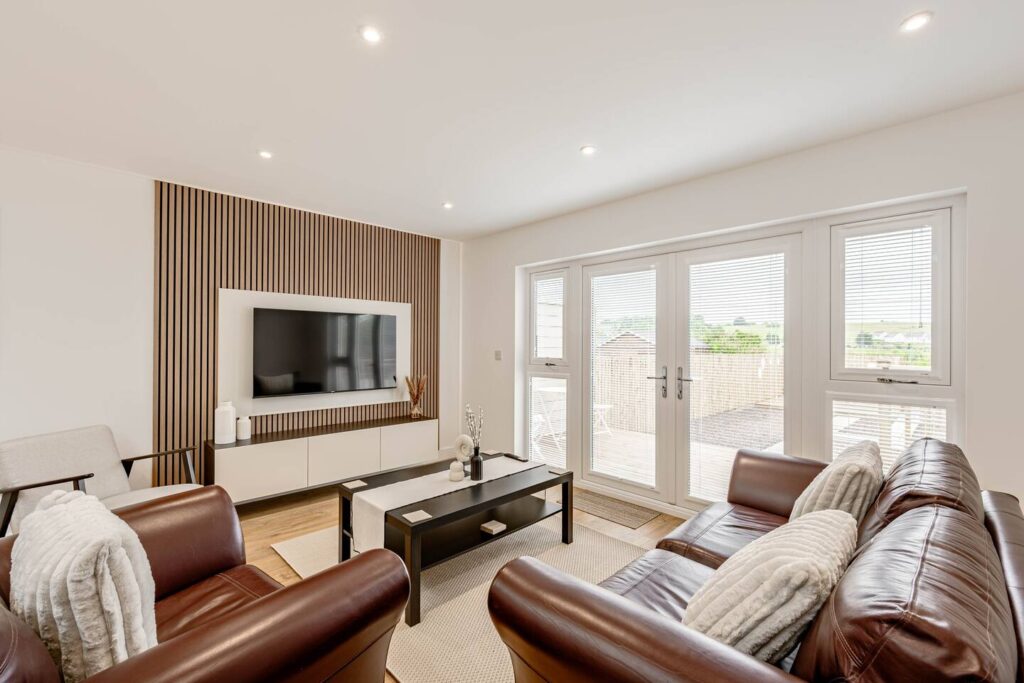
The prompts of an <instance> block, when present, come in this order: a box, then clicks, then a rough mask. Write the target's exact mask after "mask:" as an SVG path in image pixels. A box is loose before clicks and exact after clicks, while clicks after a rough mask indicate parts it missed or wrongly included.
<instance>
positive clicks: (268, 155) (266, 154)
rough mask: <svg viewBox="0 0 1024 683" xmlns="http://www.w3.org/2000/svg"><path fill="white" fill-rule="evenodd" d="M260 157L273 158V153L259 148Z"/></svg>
mask: <svg viewBox="0 0 1024 683" xmlns="http://www.w3.org/2000/svg"><path fill="white" fill-rule="evenodd" d="M260 158H261V159H273V158H274V153H273V152H268V151H267V150H265V149H261V150H260Z"/></svg>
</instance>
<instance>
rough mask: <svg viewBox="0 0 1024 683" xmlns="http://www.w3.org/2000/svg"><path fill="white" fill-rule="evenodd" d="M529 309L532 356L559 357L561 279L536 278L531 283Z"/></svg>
mask: <svg viewBox="0 0 1024 683" xmlns="http://www.w3.org/2000/svg"><path fill="white" fill-rule="evenodd" d="M533 306H534V310H533V319H534V328H533V335H534V336H533V357H534V358H551V359H561V358H563V353H564V351H563V344H564V341H563V340H564V330H563V321H564V320H565V315H564V309H565V276H564V275H563V274H561V273H559V274H555V275H540V276H537V277H536V278H535V279H534V281H533Z"/></svg>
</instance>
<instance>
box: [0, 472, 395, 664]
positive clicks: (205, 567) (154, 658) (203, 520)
mask: <svg viewBox="0 0 1024 683" xmlns="http://www.w3.org/2000/svg"><path fill="white" fill-rule="evenodd" d="M116 514H118V515H119V516H121V517H122V518H123V519H124V520H125V521H126V522H128V524H129V525H130V526H131V527H132V528H133V529H134V530H135V531H136V532H137V533H138V535H139V538H140V539H141V540H142V545H143V546H144V547H145V549H146V553H147V554H148V556H149V562H150V565H151V567H152V570H153V578H154V580H155V582H156V599H157V603H156V620H157V632H158V640H159V644H158V645H157V646H156V647H154V648H151V649H149V650H147V651H145V652H144V653H142V654H140V655H137V656H135V657H132V658H130V659H128V660H127V661H124V662H122V663H120V664H118V665H116V666H114V667H112V668H110V669H107V670H106V671H103V672H101V673H99V674H97V675H95V676H92V677H90V678H89V679H88V680H89V681H90V683H93V682H95V683H106V682H108V681H109V682H111V683H113V682H115V681H132V682H136V683H138V682H142V681H146V682H147V683H158V682H161V681H165V682H167V683H170V682H171V681H174V682H176V683H185V682H198V681H232V683H241V682H245V681H253V682H254V681H360V682H361V681H381V680H383V679H384V664H385V660H386V659H387V653H388V646H389V644H390V642H391V634H392V632H393V631H394V629H395V626H396V625H397V624H398V620H399V618H400V617H401V615H402V611H403V610H404V609H405V602H406V600H407V599H408V596H409V577H408V574H407V573H406V570H405V566H404V565H403V564H402V562H401V560H399V559H398V557H397V556H396V555H394V554H393V553H390V552H388V551H385V550H373V551H370V552H366V553H362V554H361V555H359V556H358V557H356V558H354V559H352V560H349V561H348V562H345V563H344V564H341V565H337V566H335V567H332V568H331V569H328V570H326V571H323V572H321V573H319V574H317V575H315V576H312V577H310V578H308V579H306V580H304V581H301V582H299V583H297V584H294V585H291V586H288V587H282V586H281V584H279V583H278V582H276V581H274V580H273V579H272V578H270V577H269V576H267V575H266V574H265V573H263V572H262V571H260V570H259V569H257V568H256V567H254V566H252V565H249V564H246V562H245V547H244V545H243V542H242V530H241V527H240V526H239V522H238V515H237V514H236V513H235V509H234V506H233V505H232V504H231V499H230V498H229V497H228V495H227V493H225V492H224V490H223V489H221V488H219V487H216V486H209V487H206V488H202V489H197V490H193V491H187V492H185V493H180V494H177V495H173V496H168V497H166V498H160V499H158V500H153V501H150V502H146V503H142V504H139V505H134V506H132V507H127V508H122V509H120V510H117V512H116ZM15 539H16V537H13V536H9V537H6V538H3V539H0V595H2V597H3V599H4V606H3V607H0V681H3V682H6V681H20V682H29V681H31V682H33V683H36V682H38V683H51V682H52V683H59V681H60V675H59V673H58V671H57V668H56V667H55V666H54V663H53V660H52V659H51V658H50V656H49V654H48V653H47V651H46V648H45V646H44V645H43V643H42V641H41V640H39V638H38V637H36V635H35V633H33V632H32V631H31V629H29V628H28V626H26V625H25V624H24V623H23V622H21V621H20V620H18V619H17V618H16V617H15V616H14V615H13V614H12V613H11V612H10V611H8V610H7V609H6V605H7V604H9V602H8V601H9V593H10V568H11V566H10V563H11V549H12V547H13V544H14V542H15Z"/></svg>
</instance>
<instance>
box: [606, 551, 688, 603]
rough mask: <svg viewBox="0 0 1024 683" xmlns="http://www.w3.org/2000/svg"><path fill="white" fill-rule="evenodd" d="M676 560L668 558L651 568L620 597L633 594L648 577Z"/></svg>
mask: <svg viewBox="0 0 1024 683" xmlns="http://www.w3.org/2000/svg"><path fill="white" fill-rule="evenodd" d="M674 559H675V558H674V557H666V558H665V559H664V560H662V561H661V562H659V563H658V564H657V565H656V566H654V567H651V568H650V569H649V570H648V571H647V572H645V573H644V575H643V577H642V578H641V579H640V580H638V581H636V582H635V583H633V585H631V586H630V587H629V588H627V589H626V590H625V592H623V593H619V595H621V596H623V597H625V596H626V593H630V592H632V591H633V589H634V588H636V587H638V586H639V585H640V584H642V583H643V582H644V581H646V580H647V577H649V576H650V575H651V574H653V573H654V572H656V571H658V570H659V569H661V568H662V567H664V566H665V565H666V564H668V563H669V562H672V561H673V560H674ZM612 592H614V591H612Z"/></svg>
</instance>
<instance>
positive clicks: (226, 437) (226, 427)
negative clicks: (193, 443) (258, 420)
mask: <svg viewBox="0 0 1024 683" xmlns="http://www.w3.org/2000/svg"><path fill="white" fill-rule="evenodd" d="M213 442H214V443H234V442H235V407H234V406H233V405H231V401H221V402H220V403H218V404H217V410H215V411H214V412H213Z"/></svg>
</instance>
